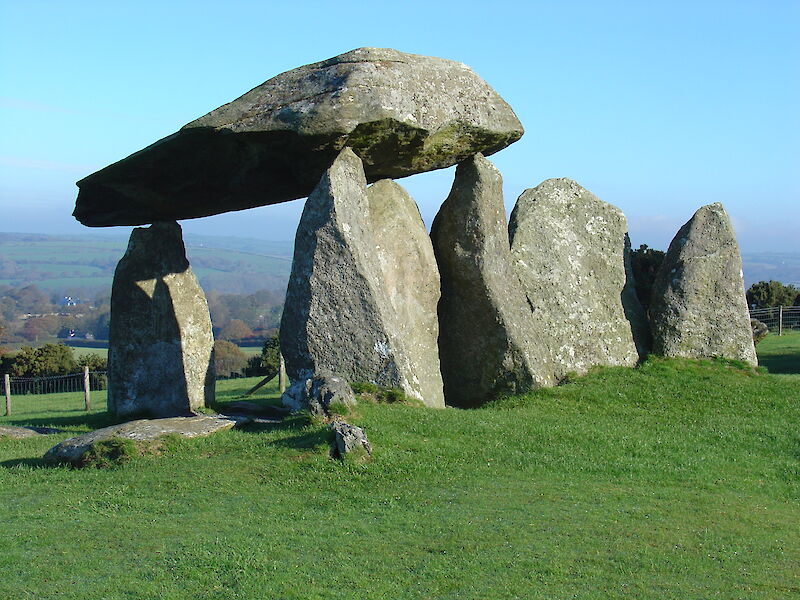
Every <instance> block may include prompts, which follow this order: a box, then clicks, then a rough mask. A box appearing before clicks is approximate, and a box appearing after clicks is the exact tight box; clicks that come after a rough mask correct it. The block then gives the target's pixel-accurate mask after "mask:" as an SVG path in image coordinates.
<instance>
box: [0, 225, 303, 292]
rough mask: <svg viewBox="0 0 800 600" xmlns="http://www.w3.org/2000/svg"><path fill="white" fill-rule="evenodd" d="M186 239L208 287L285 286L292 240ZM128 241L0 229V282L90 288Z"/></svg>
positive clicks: (105, 279) (100, 283)
mask: <svg viewBox="0 0 800 600" xmlns="http://www.w3.org/2000/svg"><path fill="white" fill-rule="evenodd" d="M185 241H186V253H187V255H188V258H189V262H190V263H191V265H192V270H193V271H194V272H195V275H196V276H197V278H198V279H199V280H200V284H201V285H202V286H203V289H205V290H206V292H208V291H210V290H218V291H220V292H224V293H235V294H249V293H252V292H255V291H257V290H262V289H268V290H278V291H280V292H283V291H285V289H286V282H287V281H288V279H289V272H290V270H291V266H292V251H293V243H292V242H270V241H265V240H256V239H247V238H233V237H222V236H219V237H218V236H203V235H193V234H187V235H186V236H185ZM127 244H128V238H127V236H126V235H113V234H87V235H80V236H77V235H42V234H28V233H0V285H11V286H14V287H18V286H21V285H27V284H35V285H36V286H38V287H39V288H41V289H42V290H45V291H48V292H57V293H59V294H61V293H63V294H64V295H73V296H74V295H80V294H82V293H91V292H94V291H97V290H99V289H102V288H105V287H109V286H111V281H112V279H113V277H114V269H115V268H116V265H117V262H118V261H119V259H120V258H121V257H122V255H123V254H124V253H125V248H126V247H127Z"/></svg>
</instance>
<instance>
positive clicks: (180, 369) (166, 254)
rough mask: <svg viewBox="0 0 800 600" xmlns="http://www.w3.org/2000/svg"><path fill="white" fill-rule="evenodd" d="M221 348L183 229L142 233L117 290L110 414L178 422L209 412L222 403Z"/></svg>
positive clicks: (117, 276)
mask: <svg viewBox="0 0 800 600" xmlns="http://www.w3.org/2000/svg"><path fill="white" fill-rule="evenodd" d="M213 348H214V337H213V334H212V332H211V318H210V316H209V313H208V304H207V302H206V297H205V294H203V290H202V288H201V287H200V285H199V284H198V283H197V279H196V278H195V276H194V273H192V269H191V267H190V266H189V262H188V261H187V260H186V249H185V247H184V245H183V238H182V236H181V228H180V225H178V224H177V223H175V222H166V223H155V224H153V225H152V226H151V227H149V228H138V227H137V228H136V229H134V230H133V231H132V232H131V238H130V242H129V244H128V249H127V251H126V252H125V255H124V256H123V257H122V259H121V260H120V261H119V264H118V265H117V269H116V271H115V272H114V283H113V286H112V289H111V323H110V330H109V344H108V410H109V411H110V412H112V413H114V414H116V415H117V416H133V415H148V416H151V417H172V416H179V415H187V414H190V413H192V412H193V411H194V410H196V409H197V408H200V407H202V406H205V405H206V404H207V403H208V402H210V401H212V400H213V399H214V360H213V357H212V352H213Z"/></svg>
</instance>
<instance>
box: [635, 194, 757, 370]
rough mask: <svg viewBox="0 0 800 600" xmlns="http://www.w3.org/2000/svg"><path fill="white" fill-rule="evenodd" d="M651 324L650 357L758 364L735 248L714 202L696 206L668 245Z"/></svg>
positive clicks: (724, 217)
mask: <svg viewBox="0 0 800 600" xmlns="http://www.w3.org/2000/svg"><path fill="white" fill-rule="evenodd" d="M650 321H651V324H652V328H653V353H654V354H658V355H661V356H675V357H683V358H711V357H724V358H730V359H735V360H742V361H745V362H747V363H750V364H751V365H756V364H758V359H757V358H756V351H755V346H754V345H753V334H752V329H751V326H750V314H749V311H748V309H747V298H746V297H745V291H744V279H743V277H742V257H741V254H740V253H739V244H738V243H737V242H736V234H735V233H734V231H733V225H732V224H731V220H730V217H729V216H728V213H727V212H726V211H725V209H724V208H723V206H722V204H720V203H719V202H716V203H714V204H709V205H707V206H703V207H701V208H700V209H699V210H698V211H697V212H696V213H695V214H694V216H693V217H692V218H691V219H690V220H689V221H688V222H687V223H686V224H685V225H684V226H683V227H681V229H680V230H679V231H678V233H677V234H676V235H675V238H674V239H673V240H672V243H671V244H670V245H669V250H668V251H667V254H666V256H665V257H664V262H663V263H662V264H661V267H660V268H659V271H658V274H657V275H656V280H655V283H654V284H653V297H652V303H651V306H650Z"/></svg>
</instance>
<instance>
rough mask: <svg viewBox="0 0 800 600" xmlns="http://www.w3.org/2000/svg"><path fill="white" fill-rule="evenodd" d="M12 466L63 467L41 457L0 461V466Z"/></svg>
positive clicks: (33, 467)
mask: <svg viewBox="0 0 800 600" xmlns="http://www.w3.org/2000/svg"><path fill="white" fill-rule="evenodd" d="M14 467H29V468H31V469H52V468H55V467H63V465H59V464H58V463H54V462H50V461H47V460H45V459H43V458H14V459H12V460H4V461H2V462H0V468H2V469H13V468H14Z"/></svg>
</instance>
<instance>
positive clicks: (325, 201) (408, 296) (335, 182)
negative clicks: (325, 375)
mask: <svg viewBox="0 0 800 600" xmlns="http://www.w3.org/2000/svg"><path fill="white" fill-rule="evenodd" d="M432 255H433V251H432V248H431V247H430V240H429V239H428V236H427V234H426V233H425V228H424V225H423V223H422V219H421V218H420V217H419V211H418V210H417V208H416V205H415V204H414V202H413V200H411V198H410V197H409V196H408V194H406V193H405V191H404V190H402V188H400V186H399V185H397V184H395V183H393V182H379V183H376V184H375V185H374V186H373V187H372V188H370V191H369V192H368V191H367V184H366V177H365V175H364V169H363V166H362V163H361V160H360V159H359V158H358V157H357V156H356V155H355V154H354V153H353V152H352V150H350V149H349V148H345V149H344V150H342V152H341V153H340V154H339V156H338V157H337V158H336V160H335V161H334V162H333V164H332V165H331V167H330V168H329V169H328V171H327V172H326V173H325V175H323V177H322V179H321V180H320V182H319V185H317V187H316V189H315V190H314V192H313V193H312V194H311V195H310V196H309V197H308V200H307V201H306V205H305V208H304V209H303V216H302V218H301V219H300V224H299V226H298V228H297V235H296V236H295V249H294V260H293V263H292V274H291V276H290V278H289V286H288V289H287V292H286V302H285V305H284V310H283V318H282V320H281V329H280V335H281V351H282V352H283V355H284V357H285V359H286V370H287V372H288V374H289V377H290V378H291V379H292V380H293V381H297V380H301V379H305V378H307V377H310V376H311V375H312V374H313V373H314V372H316V371H321V370H327V371H330V372H333V373H335V374H336V375H339V376H341V377H343V378H345V379H346V380H347V381H349V382H351V383H352V382H358V381H363V382H371V383H375V384H378V385H381V386H387V387H398V388H401V389H402V390H403V391H404V392H405V393H406V394H408V395H410V396H412V397H415V398H417V399H419V400H421V401H422V402H423V403H425V404H426V405H428V406H434V407H442V406H444V399H443V395H442V383H441V375H440V374H439V369H438V367H439V363H438V355H437V345H436V338H437V333H438V329H437V327H436V319H435V310H436V308H435V307H436V303H437V301H438V298H439V289H438V274H437V272H436V265H435V263H434V261H433V259H432Z"/></svg>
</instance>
